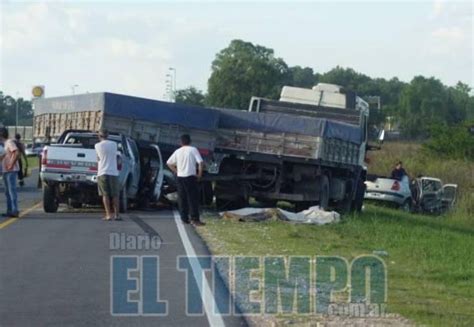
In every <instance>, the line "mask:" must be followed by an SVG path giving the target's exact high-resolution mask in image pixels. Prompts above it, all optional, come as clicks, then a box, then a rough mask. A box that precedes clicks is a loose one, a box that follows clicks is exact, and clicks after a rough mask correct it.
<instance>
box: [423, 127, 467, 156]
mask: <svg viewBox="0 0 474 327" xmlns="http://www.w3.org/2000/svg"><path fill="white" fill-rule="evenodd" d="M430 134H431V138H430V140H429V141H428V142H427V143H425V144H423V149H424V150H425V151H426V152H427V153H428V154H430V155H433V156H437V157H440V158H449V159H461V160H474V136H473V135H471V134H470V132H469V124H467V123H466V124H465V125H461V126H455V127H447V126H439V125H438V126H434V127H432V128H431V133H430Z"/></svg>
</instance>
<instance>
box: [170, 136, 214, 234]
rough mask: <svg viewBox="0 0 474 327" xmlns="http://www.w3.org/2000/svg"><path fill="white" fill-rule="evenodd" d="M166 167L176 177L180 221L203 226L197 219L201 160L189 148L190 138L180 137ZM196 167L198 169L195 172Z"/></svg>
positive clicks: (193, 149) (194, 149) (191, 147)
mask: <svg viewBox="0 0 474 327" xmlns="http://www.w3.org/2000/svg"><path fill="white" fill-rule="evenodd" d="M166 164H167V165H168V167H169V168H170V169H171V171H173V173H175V174H176V175H177V184H178V206H179V213H180V215H181V220H182V221H183V222H184V223H185V224H188V223H189V214H191V223H192V224H193V225H194V226H203V225H205V224H204V223H203V222H202V221H201V220H200V219H199V189H198V183H197V182H198V179H200V178H201V177H202V171H203V160H202V157H201V155H200V154H199V151H198V150H197V149H196V148H195V147H193V146H191V137H190V136H189V135H187V134H184V135H182V136H181V147H180V148H179V149H178V150H176V151H175V152H174V153H173V154H172V155H171V157H170V158H169V159H168V161H167V162H166ZM196 167H197V168H198V169H197V171H196Z"/></svg>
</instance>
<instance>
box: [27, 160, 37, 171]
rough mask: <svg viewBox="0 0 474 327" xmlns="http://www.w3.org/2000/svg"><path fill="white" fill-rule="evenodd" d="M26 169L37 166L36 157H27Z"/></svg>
mask: <svg viewBox="0 0 474 327" xmlns="http://www.w3.org/2000/svg"><path fill="white" fill-rule="evenodd" d="M27 159H28V169H32V168H37V167H38V157H28V158H27Z"/></svg>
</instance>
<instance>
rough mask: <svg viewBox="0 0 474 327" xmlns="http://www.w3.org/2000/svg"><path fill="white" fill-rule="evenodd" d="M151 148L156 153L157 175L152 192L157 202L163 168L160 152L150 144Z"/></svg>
mask: <svg viewBox="0 0 474 327" xmlns="http://www.w3.org/2000/svg"><path fill="white" fill-rule="evenodd" d="M151 146H152V148H154V149H155V150H156V152H157V153H158V164H159V167H157V169H158V170H157V173H156V178H155V181H154V183H153V185H154V190H153V197H154V198H155V199H156V200H159V198H160V196H161V188H162V187H163V178H164V167H163V157H162V156H161V151H160V148H159V147H158V145H155V144H152V145H151Z"/></svg>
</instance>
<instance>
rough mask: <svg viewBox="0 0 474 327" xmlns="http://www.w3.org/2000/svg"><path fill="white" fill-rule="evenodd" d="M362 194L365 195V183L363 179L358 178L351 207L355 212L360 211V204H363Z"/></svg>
mask: <svg viewBox="0 0 474 327" xmlns="http://www.w3.org/2000/svg"><path fill="white" fill-rule="evenodd" d="M364 195H365V183H364V180H362V179H359V180H358V182H357V189H356V194H355V199H354V203H353V205H352V209H353V210H355V211H356V212H361V211H362V205H363V204H364Z"/></svg>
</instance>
